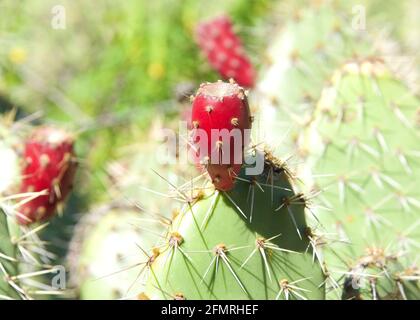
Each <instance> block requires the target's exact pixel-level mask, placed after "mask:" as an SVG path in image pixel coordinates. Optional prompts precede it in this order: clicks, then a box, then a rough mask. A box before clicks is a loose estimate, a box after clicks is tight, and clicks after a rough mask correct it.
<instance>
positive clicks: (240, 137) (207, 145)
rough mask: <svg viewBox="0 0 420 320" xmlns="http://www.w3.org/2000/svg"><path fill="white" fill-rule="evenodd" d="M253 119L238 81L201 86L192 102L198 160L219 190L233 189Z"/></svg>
mask: <svg viewBox="0 0 420 320" xmlns="http://www.w3.org/2000/svg"><path fill="white" fill-rule="evenodd" d="M251 122H252V118H251V115H250V110H249V106H248V101H247V98H246V95H245V91H244V90H243V88H242V87H240V86H239V85H238V84H236V83H234V82H231V83H227V82H222V81H218V82H214V83H204V84H202V85H201V86H200V88H199V89H198V92H197V94H196V96H195V97H194V100H193V104H192V125H193V132H192V145H193V146H194V148H193V150H195V152H196V154H195V156H196V160H198V161H199V163H201V164H203V165H204V167H205V168H206V169H207V172H208V173H209V175H210V177H211V179H212V182H213V184H214V185H215V187H216V189H218V190H222V191H228V190H230V189H232V188H233V185H234V182H235V177H236V176H237V175H238V173H239V171H240V170H241V166H242V163H243V154H244V148H245V147H246V145H247V143H248V139H249V130H246V129H251ZM219 134H220V135H219ZM202 135H205V136H206V139H207V140H203V139H202V138H203V137H202Z"/></svg>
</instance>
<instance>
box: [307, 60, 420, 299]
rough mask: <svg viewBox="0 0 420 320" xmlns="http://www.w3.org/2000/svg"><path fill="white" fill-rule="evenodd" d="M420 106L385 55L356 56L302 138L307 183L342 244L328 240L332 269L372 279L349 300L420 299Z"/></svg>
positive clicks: (342, 275) (338, 273)
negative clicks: (316, 193) (379, 57)
mask: <svg viewBox="0 0 420 320" xmlns="http://www.w3.org/2000/svg"><path fill="white" fill-rule="evenodd" d="M419 105H420V100H419V99H418V98H417V97H416V96H414V95H413V94H411V92H410V91H409V90H408V89H407V88H406V87H405V86H404V85H403V84H402V83H401V82H400V81H398V80H397V79H395V77H394V76H393V75H392V73H390V72H389V71H388V69H387V68H386V67H385V65H384V63H383V62H382V61H379V60H377V59H369V60H363V61H355V62H349V63H347V64H345V65H344V66H343V67H342V68H341V69H339V70H338V71H337V72H335V73H334V76H333V77H332V80H331V85H330V86H329V87H327V88H325V89H324V90H323V93H322V97H321V99H320V101H319V103H318V105H317V108H316V111H315V113H314V119H313V121H312V122H311V124H310V129H309V130H308V131H307V132H306V136H304V137H303V136H302V137H301V141H300V142H301V145H300V147H301V148H302V149H304V150H307V152H308V155H309V157H308V158H307V163H306V167H307V168H312V170H309V171H307V174H306V181H307V182H308V185H309V186H312V188H313V189H315V190H320V191H321V194H320V195H319V197H318V200H317V201H318V204H319V206H318V208H317V216H318V217H319V219H320V220H321V223H322V227H323V228H325V229H326V231H324V232H325V233H327V234H329V235H332V238H334V239H335V240H338V241H339V242H340V243H335V244H332V245H329V246H325V250H324V251H325V261H326V263H327V265H328V268H329V270H330V271H332V270H333V271H332V273H333V274H334V273H335V277H336V279H343V278H345V279H346V281H347V282H348V281H352V280H354V279H355V278H357V277H359V278H360V277H361V278H363V279H367V280H368V281H365V283H368V284H369V286H368V288H367V289H366V290H356V291H355V293H353V294H351V293H349V286H348V285H346V286H345V288H346V289H345V290H344V292H343V297H344V298H378V299H380V298H391V297H397V298H398V297H400V298H404V299H405V298H410V297H417V298H418V297H420V290H419V289H420V287H419V282H418V281H419V271H418V267H417V266H416V262H415V261H416V258H418V250H417V248H418V243H419V242H418V240H419V236H420V234H419V232H418V230H419V226H420V198H419V196H418V194H419V193H418V190H419V189H420V149H419V143H418V142H419V131H418V129H416V126H417V125H418V124H417V121H418V118H417V117H418V108H419ZM337 257H339V258H337ZM355 270H359V272H355ZM360 270H363V274H362V275H361V271H360ZM389 281H391V282H390V283H388V284H384V282H389ZM406 287H407V289H405V288H406ZM406 291H407V292H406Z"/></svg>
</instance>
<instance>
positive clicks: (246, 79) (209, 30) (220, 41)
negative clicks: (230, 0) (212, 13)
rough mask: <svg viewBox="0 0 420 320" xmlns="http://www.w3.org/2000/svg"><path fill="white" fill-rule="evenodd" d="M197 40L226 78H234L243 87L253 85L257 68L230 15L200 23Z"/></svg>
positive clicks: (214, 66)
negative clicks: (249, 57) (235, 30)
mask: <svg viewBox="0 0 420 320" xmlns="http://www.w3.org/2000/svg"><path fill="white" fill-rule="evenodd" d="M196 41H197V43H198V45H199V47H200V48H201V50H202V51H203V52H204V54H205V55H206V57H207V59H208V61H209V63H210V64H211V65H212V67H213V68H215V69H216V70H217V71H218V72H219V73H220V75H221V76H222V77H223V78H224V79H231V78H232V79H234V80H235V81H236V82H237V83H238V84H239V85H241V86H243V87H248V88H250V87H253V86H254V83H255V70H254V67H253V65H252V64H251V62H250V60H249V59H248V57H247V56H246V54H245V51H244V49H243V47H242V43H241V40H240V39H239V37H238V36H237V35H236V34H235V33H234V31H233V28H232V22H231V21H230V19H229V17H226V16H221V17H217V18H215V19H213V20H210V21H207V22H203V23H200V24H199V25H198V26H197V29H196Z"/></svg>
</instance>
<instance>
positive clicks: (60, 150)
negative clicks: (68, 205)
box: [17, 127, 77, 224]
mask: <svg viewBox="0 0 420 320" xmlns="http://www.w3.org/2000/svg"><path fill="white" fill-rule="evenodd" d="M73 145H74V139H73V137H72V136H71V135H70V134H68V133H67V132H65V131H64V130H61V129H57V128H53V127H40V128H37V129H35V131H34V132H33V133H32V134H31V136H30V137H29V139H28V140H27V141H26V143H25V146H24V168H23V178H22V184H21V190H20V191H21V192H22V193H25V192H40V191H44V190H46V192H47V194H46V195H41V196H38V197H36V198H34V199H32V200H30V201H28V202H26V203H24V204H23V205H22V206H21V207H20V208H19V211H20V215H19V216H18V217H17V218H18V222H19V223H20V224H30V223H33V222H37V221H43V220H46V219H48V218H49V217H51V216H52V215H53V214H54V213H55V212H56V211H57V208H59V207H60V206H62V204H63V202H64V201H65V199H66V197H67V196H68V194H69V193H70V191H71V189H72V184H73V179H74V175H75V172H76V168H77V162H76V161H75V155H74V150H73Z"/></svg>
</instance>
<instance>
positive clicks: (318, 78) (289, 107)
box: [250, 1, 374, 153]
mask: <svg viewBox="0 0 420 320" xmlns="http://www.w3.org/2000/svg"><path fill="white" fill-rule="evenodd" d="M303 3H304V4H302V5H301V6H300V7H299V6H298V9H296V12H295V13H292V14H294V16H292V18H291V19H288V20H286V21H287V22H286V23H285V24H284V25H281V24H280V27H279V28H278V29H279V30H278V31H277V32H273V30H271V29H270V35H269V36H268V39H270V45H269V48H268V51H267V53H266V56H265V63H264V64H263V67H262V68H261V71H260V76H259V80H258V83H257V86H256V90H254V92H253V93H252V94H251V97H250V98H251V105H255V106H256V108H257V109H258V111H259V112H258V113H256V120H257V121H256V122H255V125H254V128H255V129H257V133H258V135H259V139H263V140H265V141H266V142H267V144H269V145H273V146H276V147H277V146H278V148H280V149H281V150H280V151H281V152H282V153H283V152H290V150H295V148H294V142H295V139H296V136H297V134H298V133H299V131H300V128H301V127H302V126H303V125H304V124H305V123H307V121H308V120H309V117H310V115H311V114H312V111H313V110H314V108H315V105H316V102H317V101H318V99H319V98H320V94H321V91H322V88H323V86H324V85H325V84H326V83H327V82H328V80H329V78H330V76H331V74H332V72H333V71H334V70H335V69H336V68H337V67H339V66H340V65H341V64H343V63H344V62H346V61H347V60H349V59H351V58H353V57H355V56H366V55H370V54H372V53H373V52H374V46H372V42H371V41H370V40H367V39H366V38H367V37H366V32H364V30H357V29H355V28H352V19H353V15H352V11H351V8H345V9H343V8H342V7H341V6H338V5H337V3H336V2H335V1H321V2H320V3H318V4H316V3H311V2H310V1H309V3H308V1H303ZM281 5H283V4H281ZM288 5H289V7H288V10H287V14H288V16H290V14H291V13H290V6H292V7H293V4H290V3H289V4H288ZM280 16H281V15H280ZM285 136H287V137H288V138H289V137H290V139H281V138H282V137H285Z"/></svg>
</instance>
